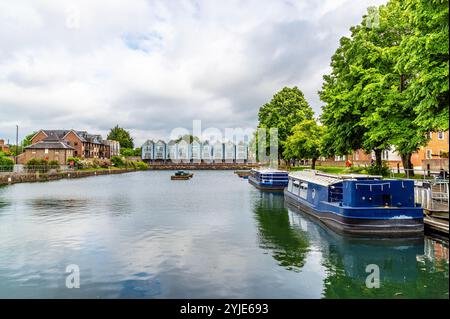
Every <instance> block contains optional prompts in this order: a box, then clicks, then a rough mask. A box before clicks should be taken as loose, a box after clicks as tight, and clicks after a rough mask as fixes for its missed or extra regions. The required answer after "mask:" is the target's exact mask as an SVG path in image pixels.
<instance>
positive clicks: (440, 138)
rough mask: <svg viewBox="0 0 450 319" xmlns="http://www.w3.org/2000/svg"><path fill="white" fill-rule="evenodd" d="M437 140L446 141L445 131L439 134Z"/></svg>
mask: <svg viewBox="0 0 450 319" xmlns="http://www.w3.org/2000/svg"><path fill="white" fill-rule="evenodd" d="M437 138H438V140H440V141H442V140H443V139H444V132H443V131H439V132H437Z"/></svg>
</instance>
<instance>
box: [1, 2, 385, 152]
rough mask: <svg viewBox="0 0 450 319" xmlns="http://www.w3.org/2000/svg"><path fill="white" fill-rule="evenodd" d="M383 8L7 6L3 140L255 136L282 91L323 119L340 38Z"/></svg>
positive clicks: (344, 5)
mask: <svg viewBox="0 0 450 319" xmlns="http://www.w3.org/2000/svg"><path fill="white" fill-rule="evenodd" d="M384 2H385V1H382V0H347V1H346V0H285V1H280V0H277V1H275V0H271V1H262V0H255V1H244V0H242V1H229V0H227V1H219V0H217V1H214V0H205V1H196V0H185V1H171V0H165V1H151V0H147V1H144V0H130V1H117V0H96V1H93V0H77V1H61V0H54V1H37V0H36V1H33V0H29V1H22V0H14V1H9V0H0V138H5V139H10V142H11V143H13V140H15V126H16V124H18V125H19V126H20V138H22V137H23V136H24V135H26V134H28V133H30V132H32V131H36V130H39V129H41V128H48V129H58V128H61V129H62V128H75V129H78V130H88V131H90V132H92V133H100V134H103V135H106V133H107V132H108V130H109V128H111V127H112V126H114V125H115V124H119V125H120V126H122V127H125V128H127V129H129V130H130V131H131V132H132V135H133V136H134V137H135V140H136V142H137V144H141V143H142V142H144V140H146V139H147V138H153V139H157V138H166V136H167V135H168V134H169V133H170V132H171V131H172V129H173V128H175V127H186V128H188V129H191V128H192V120H196V119H198V120H201V121H202V127H203V128H207V127H217V128H219V129H224V128H227V127H229V128H235V127H241V128H248V127H255V126H256V124H257V114H258V109H259V107H260V106H261V105H262V104H264V103H265V102H267V101H269V100H270V99H271V97H272V96H273V94H274V93H276V92H277V91H278V90H280V89H281V88H283V87H284V86H298V87H299V88H300V89H301V90H303V92H304V93H305V95H306V98H307V100H308V102H309V103H310V105H311V106H312V107H313V109H314V110H315V112H316V114H318V113H319V112H320V106H321V102H320V100H319V98H318V95H317V91H318V90H319V89H320V88H321V83H322V76H323V75H324V74H326V73H328V72H329V63H330V58H331V55H332V54H333V53H334V51H335V50H336V48H337V46H338V43H339V38H340V37H342V36H344V35H348V34H349V28H350V26H352V25H355V24H358V23H360V22H361V18H362V15H363V14H364V13H365V12H366V8H367V7H368V6H371V5H378V4H381V3H384Z"/></svg>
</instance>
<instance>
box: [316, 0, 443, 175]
mask: <svg viewBox="0 0 450 319" xmlns="http://www.w3.org/2000/svg"><path fill="white" fill-rule="evenodd" d="M423 2H424V1H419V0H409V1H407V3H405V2H404V1H400V0H391V1H389V2H388V3H387V4H386V5H382V6H380V7H379V8H376V9H374V8H370V9H369V11H368V15H367V16H365V17H363V22H362V23H361V24H360V25H358V26H355V27H352V28H351V36H350V37H349V38H347V37H343V38H342V39H341V41H340V47H339V48H338V49H337V51H336V53H335V54H334V55H333V57H332V61H331V67H332V72H331V74H329V75H326V76H324V83H323V86H322V90H321V91H320V92H319V95H320V98H321V100H322V101H324V102H325V103H326V104H325V105H324V106H323V113H322V116H321V122H322V123H323V124H324V125H326V126H327V129H328V132H327V134H326V135H325V141H324V144H325V145H327V147H328V148H329V149H328V151H329V153H334V154H337V155H345V154H348V153H351V152H352V151H354V150H357V149H360V148H363V149H364V150H366V151H367V152H371V151H374V152H375V155H376V158H377V161H376V163H377V165H379V166H381V152H382V150H384V149H388V148H390V147H391V146H392V147H394V148H395V149H396V151H398V152H399V154H400V155H401V156H402V160H403V164H404V167H405V168H410V167H412V164H411V162H410V158H411V154H412V153H413V152H415V151H417V150H418V149H419V147H421V146H422V145H424V144H426V142H427V135H426V134H425V132H426V131H427V130H433V129H448V78H446V79H445V80H444V79H443V77H442V76H440V75H442V74H445V72H446V76H448V23H444V22H443V19H441V18H442V16H447V17H448V8H447V9H444V8H443V7H442V5H441V3H442V1H425V2H427V3H428V4H427V5H425V4H424V3H423ZM438 2H439V3H438ZM445 2H448V1H445ZM432 3H434V5H433V4H432ZM419 7H420V8H421V10H426V9H424V8H425V7H430V8H428V14H429V16H428V17H429V18H431V17H435V18H436V19H438V20H439V21H440V22H436V21H433V22H431V23H429V24H430V25H433V26H434V28H431V29H432V30H433V31H432V30H430V28H429V27H427V28H426V29H427V31H426V33H423V32H422V31H420V30H421V28H420V27H418V25H419V24H420V23H419V22H413V21H415V20H414V19H413V18H412V17H416V16H417V14H419V16H422V15H423V13H420V11H418V8H419ZM431 7H432V8H431ZM418 12H419V13H418ZM445 12H446V13H445ZM373 14H376V15H377V16H376V23H373V21H372V20H373V19H372V18H373V17H371V16H370V15H373ZM416 20H417V19H416ZM367 21H371V22H372V23H367ZM422 22H423V23H426V21H425V20H424V21H422ZM422 28H424V27H422ZM443 29H445V30H446V31H443ZM421 32H422V33H421ZM433 32H435V33H438V34H439V36H434V35H433ZM445 32H446V37H447V38H446V41H445V42H446V46H445V45H441V46H439V48H438V49H436V51H438V53H439V54H437V55H439V59H440V60H439V61H440V62H439V63H436V58H435V57H436V54H432V53H430V52H428V53H426V54H427V55H430V56H429V57H428V59H432V60H433V61H434V63H433V62H430V65H428V66H426V67H425V68H424V70H429V71H430V72H429V73H427V74H426V75H423V77H424V79H422V80H420V78H421V76H422V74H423V73H424V72H425V71H424V70H422V69H421V63H420V61H419V59H420V58H419V56H420V55H423V54H424V47H426V44H423V43H422V44H421V45H422V49H421V48H420V47H418V48H416V51H417V52H416V53H417V55H416V56H411V54H414V53H413V50H412V48H411V47H408V45H410V43H412V42H413V40H412V39H414V38H416V37H417V36H418V35H419V36H420V35H421V34H422V35H423V36H425V37H426V38H429V40H428V42H427V41H425V42H427V43H435V37H438V38H439V39H441V40H442V39H443V38H444V37H445ZM425 34H426V35H425ZM435 44H436V43H435ZM417 45H419V44H417ZM436 45H437V44H436ZM425 51H426V50H425ZM445 52H446V53H445ZM419 53H420V54H419ZM405 56H410V59H412V60H413V61H416V62H417V63H412V62H410V63H406V60H405V59H406V58H405ZM431 56H432V57H431ZM445 65H446V69H445V71H444V67H445ZM435 73H437V75H436V76H435V75H434V74H435ZM428 77H433V79H432V80H431V79H429V78H428ZM425 79H426V80H427V81H428V82H427V84H428V88H423V84H424V83H425V82H426V80H425ZM437 82H440V84H439V90H437V89H436V88H437V86H438V84H437ZM420 87H422V88H420ZM445 92H446V94H443V93H445ZM425 96H426V99H425ZM445 98H447V100H446V101H445ZM444 108H445V112H444V111H442V110H443V109H444ZM445 118H446V119H445ZM430 119H433V120H430ZM444 122H446V125H444V124H443V123H444Z"/></svg>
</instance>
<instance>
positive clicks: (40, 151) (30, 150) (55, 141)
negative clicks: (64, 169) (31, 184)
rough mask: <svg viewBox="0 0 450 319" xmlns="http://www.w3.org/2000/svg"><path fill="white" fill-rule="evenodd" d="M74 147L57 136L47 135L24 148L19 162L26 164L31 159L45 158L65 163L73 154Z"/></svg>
mask: <svg viewBox="0 0 450 319" xmlns="http://www.w3.org/2000/svg"><path fill="white" fill-rule="evenodd" d="M74 151H75V149H74V148H73V147H72V146H70V145H68V144H67V143H66V142H65V141H63V140H60V139H59V138H58V137H57V136H54V135H53V136H52V135H51V136H48V137H47V138H45V139H43V140H41V141H38V142H36V143H34V144H32V145H30V146H27V147H25V148H24V152H23V153H22V154H21V156H19V163H20V164H26V163H27V162H28V161H29V160H31V159H35V158H36V159H45V160H48V161H57V162H58V163H59V164H61V165H65V164H67V159H68V158H69V157H73V156H74Z"/></svg>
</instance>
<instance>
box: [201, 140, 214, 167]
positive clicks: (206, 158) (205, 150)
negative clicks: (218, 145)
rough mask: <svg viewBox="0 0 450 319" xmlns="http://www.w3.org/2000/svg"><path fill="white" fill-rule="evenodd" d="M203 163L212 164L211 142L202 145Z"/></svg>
mask: <svg viewBox="0 0 450 319" xmlns="http://www.w3.org/2000/svg"><path fill="white" fill-rule="evenodd" d="M202 161H203V162H204V163H212V146H211V144H210V143H209V141H205V142H203V143H202Z"/></svg>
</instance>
